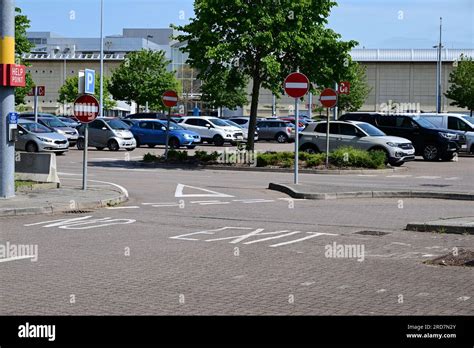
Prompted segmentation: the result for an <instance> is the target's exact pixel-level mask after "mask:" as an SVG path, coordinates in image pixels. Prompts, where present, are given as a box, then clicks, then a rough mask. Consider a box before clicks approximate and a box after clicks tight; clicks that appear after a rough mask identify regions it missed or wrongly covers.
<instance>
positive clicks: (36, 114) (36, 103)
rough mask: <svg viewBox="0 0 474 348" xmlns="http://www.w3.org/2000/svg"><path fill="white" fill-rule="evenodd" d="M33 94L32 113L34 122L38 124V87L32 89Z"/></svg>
mask: <svg viewBox="0 0 474 348" xmlns="http://www.w3.org/2000/svg"><path fill="white" fill-rule="evenodd" d="M33 89H34V92H35V97H34V101H33V104H34V106H33V107H34V113H35V122H36V123H38V86H34V87H33Z"/></svg>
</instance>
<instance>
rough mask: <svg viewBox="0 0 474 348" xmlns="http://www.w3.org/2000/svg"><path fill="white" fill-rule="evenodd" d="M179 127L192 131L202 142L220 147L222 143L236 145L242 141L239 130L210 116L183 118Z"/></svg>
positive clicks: (242, 136)
mask: <svg viewBox="0 0 474 348" xmlns="http://www.w3.org/2000/svg"><path fill="white" fill-rule="evenodd" d="M179 125H181V126H183V127H184V128H185V129H187V130H190V131H194V132H196V133H198V134H199V135H200V136H201V139H202V140H203V141H207V142H208V143H213V144H214V145H216V146H222V145H224V143H231V144H236V143H237V142H238V141H243V140H244V135H243V132H242V129H241V128H238V127H234V126H229V125H228V124H227V123H226V122H225V121H224V120H222V119H219V118H216V117H211V116H187V117H183V118H182V119H181V120H180V122H179Z"/></svg>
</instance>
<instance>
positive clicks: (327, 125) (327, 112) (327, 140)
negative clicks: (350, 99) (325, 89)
mask: <svg viewBox="0 0 474 348" xmlns="http://www.w3.org/2000/svg"><path fill="white" fill-rule="evenodd" d="M326 114H327V123H326V169H329V126H330V124H331V120H330V119H329V109H326Z"/></svg>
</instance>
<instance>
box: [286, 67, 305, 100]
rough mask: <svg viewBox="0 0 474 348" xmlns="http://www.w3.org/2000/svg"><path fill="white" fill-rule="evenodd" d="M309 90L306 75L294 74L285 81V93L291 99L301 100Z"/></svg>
mask: <svg viewBox="0 0 474 348" xmlns="http://www.w3.org/2000/svg"><path fill="white" fill-rule="evenodd" d="M308 90H309V80H308V78H307V77H306V75H304V74H301V73H299V72H294V73H291V74H290V75H288V77H287V78H286V79H285V92H286V94H288V95H289V96H290V97H292V98H301V97H303V96H304V95H305V94H306V93H308Z"/></svg>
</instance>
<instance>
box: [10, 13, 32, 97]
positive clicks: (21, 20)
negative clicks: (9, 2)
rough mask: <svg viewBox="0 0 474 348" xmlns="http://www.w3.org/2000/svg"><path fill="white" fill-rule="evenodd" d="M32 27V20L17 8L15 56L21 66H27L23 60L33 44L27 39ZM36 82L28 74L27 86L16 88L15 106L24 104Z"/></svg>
mask: <svg viewBox="0 0 474 348" xmlns="http://www.w3.org/2000/svg"><path fill="white" fill-rule="evenodd" d="M29 27H30V20H29V19H28V17H27V16H25V15H23V14H22V12H21V9H20V8H18V7H16V8H15V56H16V61H17V63H19V64H23V65H27V64H25V62H24V61H23V59H22V58H21V56H22V55H23V54H24V53H29V52H30V51H31V48H32V47H33V44H32V43H31V42H29V41H28V38H27V37H26V31H27V29H28V28H29ZM33 85H34V82H33V79H32V78H31V74H30V73H27V74H26V86H25V87H17V88H15V104H16V105H20V104H24V102H25V97H26V94H27V93H28V92H29V91H31V88H32V87H33Z"/></svg>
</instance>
